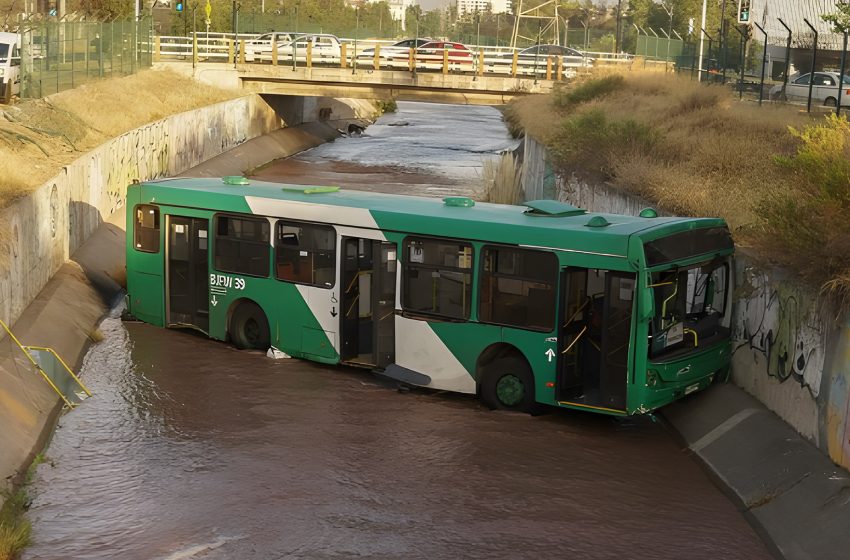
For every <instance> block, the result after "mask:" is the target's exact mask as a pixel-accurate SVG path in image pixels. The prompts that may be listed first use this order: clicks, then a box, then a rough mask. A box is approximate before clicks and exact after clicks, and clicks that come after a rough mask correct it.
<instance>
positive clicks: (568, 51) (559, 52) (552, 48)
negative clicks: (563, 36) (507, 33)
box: [505, 45, 584, 59]
mask: <svg viewBox="0 0 850 560" xmlns="http://www.w3.org/2000/svg"><path fill="white" fill-rule="evenodd" d="M505 54H506V55H507V56H508V57H513V53H505ZM536 55H540V56H579V57H584V53H582V52H581V51H578V50H576V49H574V48H571V47H562V46H561V45H533V46H531V47H527V48H525V49H522V50H521V51H519V52H518V53H517V56H518V58H520V59H523V58H531V59H533V58H534V57H535V56H536Z"/></svg>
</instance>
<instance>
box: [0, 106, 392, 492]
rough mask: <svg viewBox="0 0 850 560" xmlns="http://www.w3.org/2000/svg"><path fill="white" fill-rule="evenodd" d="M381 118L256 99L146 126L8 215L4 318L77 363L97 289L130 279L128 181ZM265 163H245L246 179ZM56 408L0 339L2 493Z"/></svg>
mask: <svg viewBox="0 0 850 560" xmlns="http://www.w3.org/2000/svg"><path fill="white" fill-rule="evenodd" d="M374 114H375V108H374V105H373V104H372V103H371V102H368V101H364V100H351V101H348V100H335V99H327V98H308V97H285V98H284V97H278V98H268V100H267V99H264V98H263V97H261V96H259V95H249V96H246V97H241V98H238V99H233V100H230V101H225V102H222V103H218V104H215V105H211V106H209V107H204V108H200V109H197V110H194V111H189V112H186V113H181V114H177V115H173V116H171V117H168V118H165V119H162V120H160V121H156V122H153V123H149V124H147V125H145V126H142V127H139V128H137V129H135V130H132V131H130V132H128V133H126V134H124V135H122V136H119V137H117V138H114V139H113V140H110V141H109V142H107V143H105V144H103V145H101V146H100V147H98V148H96V149H95V150H92V151H91V152H88V153H87V154H85V155H84V156H82V157H80V158H79V159H77V160H76V161H74V162H73V163H71V164H69V165H67V166H66V167H64V168H63V169H62V170H61V171H60V172H59V173H58V174H57V175H56V176H55V177H54V178H53V179H51V180H50V181H48V182H47V183H45V184H44V185H43V186H42V187H40V188H39V189H37V190H36V191H35V192H33V193H32V194H30V195H28V196H26V197H24V198H21V199H19V200H17V201H15V202H14V203H13V204H12V205H11V206H9V207H8V208H5V209H3V210H2V211H0V319H2V320H3V321H4V322H6V323H7V324H10V325H14V328H13V330H14V331H15V332H16V333H17V334H18V335H19V337H20V338H21V340H22V342H23V343H24V344H30V345H43V346H51V347H55V348H56V349H57V350H58V351H59V352H60V354H62V355H64V356H65V357H66V359H67V361H69V362H70V363H71V364H72V365H74V364H77V363H78V362H79V360H80V359H81V358H82V356H83V350H84V347H85V344H86V341H87V340H88V339H89V334H90V333H91V331H92V329H93V328H94V325H95V324H96V321H97V320H98V319H99V317H100V316H101V315H102V314H103V312H104V310H105V307H104V303H103V301H101V300H100V299H99V298H98V296H97V294H96V293H95V291H94V290H93V289H92V287H91V286H90V282H91V281H94V282H95V283H96V284H99V285H105V284H115V283H116V282H121V281H122V278H123V274H124V264H123V263H124V260H123V243H120V242H117V241H116V240H118V241H120V239H123V231H122V228H123V225H122V224H123V213H124V210H125V209H124V207H123V206H124V200H125V194H126V186H127V185H128V184H129V183H131V182H133V181H134V180H140V181H145V180H149V179H155V178H158V177H167V176H175V175H180V174H182V173H184V172H185V171H186V170H189V169H191V168H196V166H199V165H200V164H202V163H204V162H206V161H209V160H211V159H213V158H214V157H215V156H218V155H219V154H222V153H224V152H226V151H228V150H231V149H233V148H238V147H239V146H240V145H245V144H246V143H248V142H249V141H251V140H252V139H257V140H258V141H260V144H261V145H262V146H264V148H263V149H264V151H263V152H262V154H263V155H264V156H270V157H271V158H274V157H284V156H287V155H291V154H293V153H297V152H299V151H302V150H304V149H307V148H310V147H313V146H315V145H318V144H320V143H322V142H325V141H327V140H329V139H330V138H331V137H332V136H333V135H335V134H336V129H337V128H338V127H340V126H342V127H344V126H345V124H346V123H347V122H350V121H363V120H366V119H369V118H372V117H373V116H374ZM320 120H321V121H322V122H321V123H314V124H304V123H312V122H313V121H320ZM295 125H299V126H295ZM282 126H287V127H292V128H287V129H285V130H281V127H282ZM270 133H274V134H272V135H270ZM267 135H270V136H267ZM269 137H270V138H273V141H269V140H267V138H269ZM244 151H245V153H248V154H250V153H251V152H252V150H244ZM246 157H247V156H246ZM266 161H268V160H266ZM261 163H265V162H260V161H254V159H252V158H251V157H247V159H246V160H245V167H244V168H243V170H244V169H248V168H250V167H253V166H255V165H259V164H261ZM110 218H111V219H112V220H111V221H112V222H113V223H114V225H113V224H109V223H106V222H109V221H110ZM94 232H98V238H99V241H96V242H95V241H93V243H95V245H96V246H97V247H98V248H96V249H91V248H90V246H84V244H85V243H86V241H87V240H89V238H90V237H91V236H92V234H93V233H94ZM104 232H106V233H104ZM119 238H120V239H119ZM86 247H89V249H88V250H87V249H86ZM116 247H117V249H116ZM98 254H100V256H98ZM69 259H73V261H69ZM51 279H53V280H51ZM16 356H17V358H18V359H15V358H16ZM58 404H59V400H58V397H57V395H56V394H55V393H54V392H53V390H52V389H51V388H50V387H49V386H48V385H47V383H45V382H44V381H43V380H42V379H41V378H40V377H39V376H38V375H37V374H35V373H34V372H32V371H31V370H30V369H29V368H28V367H26V364H25V361H24V360H22V356H20V351H19V350H18V349H17V348H16V347H14V346H13V345H12V344H11V341H10V340H9V338H8V337H5V336H0V427H2V429H0V490H2V489H3V487H4V486H6V485H7V484H9V483H13V482H15V479H16V473H17V474H19V473H20V471H21V469H22V468H25V467H26V465H27V464H28V462H29V458H30V457H31V456H32V454H33V453H34V451H37V450H38V449H40V447H41V446H42V445H43V443H42V442H43V441H44V438H45V437H46V434H48V433H49V431H50V429H51V427H52V422H51V418H52V417H54V416H55V413H57V412H58V410H59V407H58Z"/></svg>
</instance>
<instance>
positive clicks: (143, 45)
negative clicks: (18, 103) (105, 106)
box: [21, 21, 153, 98]
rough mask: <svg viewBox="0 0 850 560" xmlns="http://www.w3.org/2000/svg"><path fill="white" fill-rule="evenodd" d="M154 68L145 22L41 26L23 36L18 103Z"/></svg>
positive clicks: (150, 33)
mask: <svg viewBox="0 0 850 560" xmlns="http://www.w3.org/2000/svg"><path fill="white" fill-rule="evenodd" d="M152 62H153V35H152V32H151V26H150V22H149V21H139V22H134V21H116V22H111V23H89V22H57V23H41V24H37V25H33V26H30V27H27V28H25V29H23V30H22V31H21V97H23V98H37V97H44V96H45V95H50V94H53V93H57V92H60V91H63V90H66V89H71V88H74V87H76V86H79V85H80V84H83V83H85V82H88V81H91V80H95V79H99V78H111V77H117V76H124V75H127V74H133V73H135V72H138V71H139V70H141V69H144V68H149V67H150V66H151V64H152Z"/></svg>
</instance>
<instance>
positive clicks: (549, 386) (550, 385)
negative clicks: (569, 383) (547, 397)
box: [546, 381, 555, 389]
mask: <svg viewBox="0 0 850 560" xmlns="http://www.w3.org/2000/svg"><path fill="white" fill-rule="evenodd" d="M546 386H547V387H548V388H550V389H551V388H552V387H554V386H555V383H554V382H552V381H547V382H546Z"/></svg>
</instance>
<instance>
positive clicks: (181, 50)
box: [154, 36, 628, 105]
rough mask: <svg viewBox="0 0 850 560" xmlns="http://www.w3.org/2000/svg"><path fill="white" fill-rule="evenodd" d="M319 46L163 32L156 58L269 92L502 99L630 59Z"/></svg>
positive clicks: (481, 101)
mask: <svg viewBox="0 0 850 560" xmlns="http://www.w3.org/2000/svg"><path fill="white" fill-rule="evenodd" d="M328 37H333V36H328ZM334 40H336V41H338V39H336V38H335V37H334ZM246 47H247V48H246ZM312 47H313V44H312V43H308V44H307V45H306V47H305V48H303V49H301V50H296V49H293V50H292V51H288V50H287V49H285V48H281V49H280V50H278V47H277V43H274V42H272V41H271V40H270V39H268V40H266V39H257V38H250V37H248V38H235V39H234V38H232V37H230V36H222V37H209V38H204V37H196V38H194V39H192V38H187V37H157V38H156V42H155V45H154V61H155V63H156V64H157V65H159V66H168V67H171V68H172V69H174V70H177V71H179V72H181V73H185V74H189V73H191V75H192V76H194V77H195V78H197V79H199V80H201V81H203V82H207V83H211V84H216V85H222V86H227V87H236V88H242V89H245V90H247V91H252V92H256V93H263V94H272V95H296V96H322V97H336V98H341V97H344V98H362V99H395V100H400V101H430V102H435V103H454V104H466V105H502V104H505V103H508V102H509V101H510V100H511V99H513V98H514V97H517V96H521V95H527V94H530V93H548V92H550V91H552V89H553V88H554V87H555V84H556V83H558V82H562V81H567V80H570V79H572V78H575V77H576V76H577V75H579V74H581V73H586V72H589V71H590V69H591V67H592V66H593V65H594V64H596V65H599V64H604V63H615V64H621V63H623V62H628V59H627V58H625V57H617V56H612V55H603V54H602V53H592V54H593V57H591V56H590V54H591V53H588V55H587V56H553V55H537V56H534V55H532V56H526V55H520V54H519V53H518V52H517V51H516V50H513V49H506V48H499V47H470V48H468V49H467V48H466V47H464V49H466V50H463V51H460V50H448V49H445V50H441V51H438V52H435V53H431V54H429V55H425V56H423V55H422V54H421V53H420V52H419V51H416V50H414V49H410V50H409V52H407V51H402V52H397V51H389V50H385V51H383V52H382V51H381V45H380V44H374V43H369V42H363V41H361V42H359V44H358V43H354V44H351V43H347V42H345V41H343V42H341V43H337V44H336V45H335V46H334V50H333V51H332V52H330V54H329V53H328V52H327V51H323V50H321V49H322V47H321V46H317V47H316V48H315V50H314V49H313V48H312ZM246 50H247V52H248V55H247V56H246ZM389 52H392V54H391V55H390V54H385V53H389Z"/></svg>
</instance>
